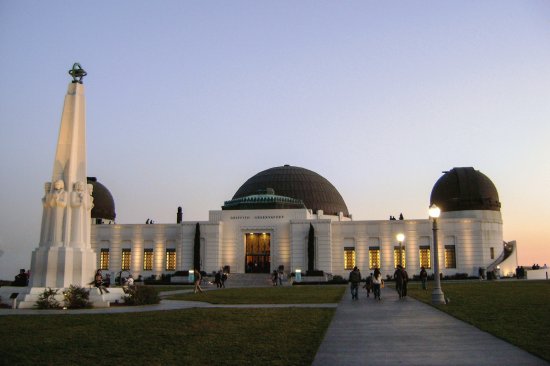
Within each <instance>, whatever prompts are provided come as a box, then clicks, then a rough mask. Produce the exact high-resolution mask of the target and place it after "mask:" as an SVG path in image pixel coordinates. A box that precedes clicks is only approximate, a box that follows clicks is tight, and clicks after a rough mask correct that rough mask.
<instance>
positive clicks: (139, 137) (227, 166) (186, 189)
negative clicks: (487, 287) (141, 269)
mask: <svg viewBox="0 0 550 366" xmlns="http://www.w3.org/2000/svg"><path fill="white" fill-rule="evenodd" d="M74 62H79V63H80V64H81V65H82V67H83V68H84V69H85V70H86V71H87V72H88V76H87V77H85V78H84V85H85V88H86V89H85V93H86V108H87V111H86V118H87V121H86V123H87V152H88V175H89V176H95V177H97V178H98V180H99V181H100V182H101V183H102V184H104V185H105V186H106V187H107V188H108V189H109V190H110V192H111V193H112V194H113V197H114V199H115V204H116V215H117V217H116V221H117V223H121V224H125V223H145V221H146V220H147V219H153V220H155V222H156V223H174V222H175V220H176V212H177V207H178V206H181V207H182V208H183V213H184V220H186V221H198V220H207V219H208V211H209V210H219V209H220V207H221V206H222V205H223V203H224V201H226V200H229V199H231V198H232V196H233V194H234V193H235V192H236V191H237V189H238V188H239V187H240V186H241V185H242V184H243V183H244V182H245V181H246V180H247V179H248V178H250V177H252V176H253V175H255V174H256V173H258V172H260V171H263V170H265V169H268V168H272V167H276V166H282V165H284V164H290V165H293V166H299V167H303V168H307V169H310V170H313V171H315V172H317V173H318V174H320V175H322V176H323V177H325V178H326V179H328V180H329V181H330V182H331V183H332V184H333V185H334V186H335V187H336V188H337V189H338V191H339V192H340V193H341V195H342V197H343V198H344V200H345V202H346V204H347V206H348V209H349V211H350V213H351V214H352V215H353V219H354V220H383V219H387V218H388V217H389V216H390V215H393V216H398V215H399V214H400V213H403V215H404V216H405V219H425V218H427V217H428V216H427V208H428V204H429V199H430V193H431V189H432V187H433V185H434V184H435V182H436V181H437V180H438V179H439V178H440V177H441V175H442V172H443V171H447V170H450V169H452V168H453V167H466V166H472V167H474V168H475V169H477V170H479V171H481V172H482V173H483V174H485V175H487V176H488V177H489V178H490V179H491V180H492V181H493V183H494V184H495V186H496V187H497V190H498V193H499V198H500V201H501V203H502V210H501V212H502V217H503V221H504V240H506V241H510V240H517V242H518V247H519V248H518V259H519V263H520V264H522V265H532V264H533V263H539V264H540V265H542V264H543V263H548V264H550V245H549V240H548V238H549V237H550V224H549V223H550V210H549V207H550V194H549V190H550V159H549V157H550V154H549V153H550V147H549V137H550V123H549V118H550V2H548V1H545V0H541V1H529V0H526V1H506V0H495V1H492V0H486V1H469V0H465V1H427V0H426V1H391V2H381V1H368V0H364V1H353V0H350V1H322V0H321V1H319V0H316V1H290V0H280V1H242V0H236V1H208V2H204V1H188V0H185V1H159V2H156V1H155V2H153V1H136V0H133V1H129V0H121V1H52V2H45V1H27V0H20V1H8V0H0V125H1V132H0V172H1V173H0V174H1V177H2V181H3V182H4V183H5V184H4V188H3V189H0V205H1V208H0V278H1V279H13V276H15V274H17V272H18V270H19V268H29V267H30V259H31V253H32V251H33V250H34V249H35V248H37V247H38V239H39V233H40V221H41V215H42V207H41V198H42V196H43V186H44V183H45V182H46V181H50V180H51V176H52V169H53V160H54V156H55V149H56V144H57V135H58V131H59V125H60V122H61V112H62V108H63V100H64V97H65V94H66V92H67V85H68V84H69V83H70V81H71V78H70V76H69V75H68V73H67V72H68V70H70V69H71V67H72V65H73V63H74Z"/></svg>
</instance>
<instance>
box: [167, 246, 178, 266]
mask: <svg viewBox="0 0 550 366" xmlns="http://www.w3.org/2000/svg"><path fill="white" fill-rule="evenodd" d="M166 270H167V271H175V270H176V250H175V249H166Z"/></svg>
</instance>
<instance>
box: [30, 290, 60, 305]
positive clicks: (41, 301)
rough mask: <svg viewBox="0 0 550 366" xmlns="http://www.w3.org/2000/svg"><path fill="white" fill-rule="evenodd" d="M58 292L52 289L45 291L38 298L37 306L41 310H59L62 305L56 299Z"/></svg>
mask: <svg viewBox="0 0 550 366" xmlns="http://www.w3.org/2000/svg"><path fill="white" fill-rule="evenodd" d="M57 291H58V290H57V289H52V288H51V287H49V288H47V289H44V292H43V293H41V294H40V296H38V300H37V301H36V305H35V306H36V307H37V308H39V309H59V308H60V307H61V305H60V304H59V301H57V300H56V299H55V296H56V295H57Z"/></svg>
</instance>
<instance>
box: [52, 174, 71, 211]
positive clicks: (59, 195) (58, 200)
mask: <svg viewBox="0 0 550 366" xmlns="http://www.w3.org/2000/svg"><path fill="white" fill-rule="evenodd" d="M53 188H54V190H53V192H52V194H51V196H50V205H51V206H52V207H63V208H65V207H66V206H67V192H66V191H65V182H63V180H61V179H59V180H56V181H55V183H54V184H53Z"/></svg>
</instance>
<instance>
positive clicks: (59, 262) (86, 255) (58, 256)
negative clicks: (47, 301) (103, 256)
mask: <svg viewBox="0 0 550 366" xmlns="http://www.w3.org/2000/svg"><path fill="white" fill-rule="evenodd" d="M96 263H97V254H96V252H95V251H94V250H93V249H91V248H72V247H39V248H37V249H35V250H34V251H33V253H32V258H31V278H30V285H31V286H33V287H39V288H40V287H51V288H68V287H69V286H70V285H77V286H82V287H86V286H87V285H88V284H89V283H90V282H92V281H93V279H94V273H95V271H96V266H97V264H96Z"/></svg>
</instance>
